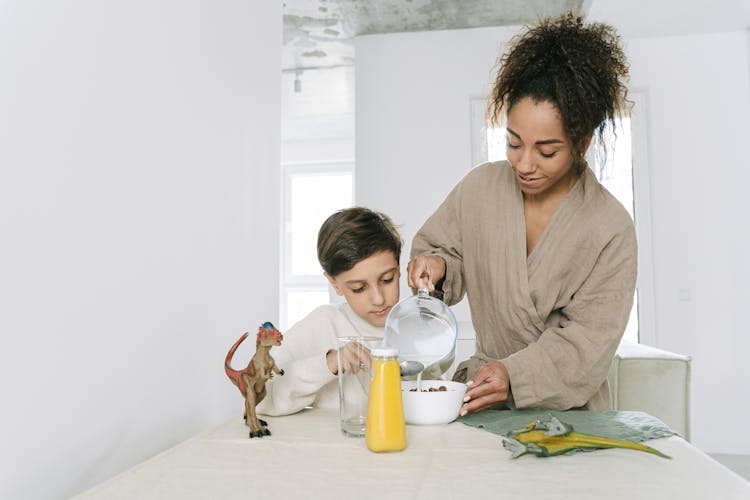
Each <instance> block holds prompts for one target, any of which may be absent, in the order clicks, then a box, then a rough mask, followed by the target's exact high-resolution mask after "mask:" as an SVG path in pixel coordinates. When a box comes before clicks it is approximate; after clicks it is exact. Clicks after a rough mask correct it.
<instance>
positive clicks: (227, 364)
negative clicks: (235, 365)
mask: <svg viewBox="0 0 750 500" xmlns="http://www.w3.org/2000/svg"><path fill="white" fill-rule="evenodd" d="M248 335H249V334H248V332H245V333H244V334H242V337H240V338H239V340H238V341H237V342H235V343H234V345H233V346H232V348H231V349H229V352H228V353H227V358H226V360H225V361H224V371H225V372H226V373H227V377H229V380H231V381H232V382H234V383H236V384H239V382H240V372H238V371H237V370H233V369H232V365H231V363H232V357H234V353H235V352H236V351H237V348H238V347H239V346H240V344H241V343H242V341H243V340H245V339H246V338H247V336H248Z"/></svg>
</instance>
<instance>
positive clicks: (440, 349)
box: [383, 288, 458, 380]
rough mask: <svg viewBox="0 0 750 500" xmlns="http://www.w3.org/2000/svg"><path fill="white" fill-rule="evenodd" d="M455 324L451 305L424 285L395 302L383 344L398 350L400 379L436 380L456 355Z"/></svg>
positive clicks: (387, 319)
mask: <svg viewBox="0 0 750 500" xmlns="http://www.w3.org/2000/svg"><path fill="white" fill-rule="evenodd" d="M457 336H458V323H457V322H456V317H455V316H454V315H453V311H451V309H450V307H448V305H447V304H446V303H445V302H443V301H442V300H440V299H437V298H435V297H431V296H430V294H429V293H428V292H427V289H426V288H421V289H419V291H418V292H417V294H416V295H412V296H411V297H407V298H405V299H403V300H401V301H400V302H399V303H398V304H396V305H395V306H394V307H393V309H391V311H390V313H388V317H387V318H386V320H385V332H384V334H383V344H384V345H386V346H389V347H395V348H396V349H398V352H399V355H398V360H399V364H400V365H401V375H402V378H403V379H407V380H408V379H414V378H416V377H417V376H418V375H419V374H420V373H421V378H422V379H424V380H435V379H439V378H440V377H441V376H442V375H443V374H444V373H445V372H446V371H448V369H449V368H450V367H451V365H452V364H453V360H454V359H455V357H456V337H457Z"/></svg>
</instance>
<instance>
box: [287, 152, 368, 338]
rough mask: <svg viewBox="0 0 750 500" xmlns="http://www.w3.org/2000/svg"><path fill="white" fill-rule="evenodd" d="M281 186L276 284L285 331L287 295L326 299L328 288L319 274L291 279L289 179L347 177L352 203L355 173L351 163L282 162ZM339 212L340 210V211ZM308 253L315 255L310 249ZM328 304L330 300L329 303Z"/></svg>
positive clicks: (329, 161) (325, 161)
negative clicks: (313, 295) (322, 295)
mask: <svg viewBox="0 0 750 500" xmlns="http://www.w3.org/2000/svg"><path fill="white" fill-rule="evenodd" d="M281 169H282V182H281V189H282V193H281V197H282V200H283V201H282V207H281V244H280V247H281V259H280V261H281V262H280V266H279V267H280V270H279V273H280V276H279V278H280V282H281V286H279V326H280V328H281V329H282V330H286V329H287V328H289V327H290V326H292V325H289V324H287V317H288V313H289V305H288V303H287V294H288V292H306V291H327V292H328V295H329V297H330V290H329V287H330V285H329V284H328V281H327V280H326V279H325V277H324V276H323V273H322V270H321V273H320V274H319V275H317V276H314V275H293V274H292V273H291V269H292V253H291V252H292V244H291V243H292V178H293V177H295V176H298V175H304V176H321V177H322V176H327V175H337V174H338V175H341V174H350V175H351V178H352V184H351V193H352V203H354V186H355V178H354V176H355V171H354V161H353V160H348V159H344V160H316V161H293V162H282V163H281ZM342 208H343V207H342ZM312 251H315V250H314V249H312ZM329 303H330V300H329Z"/></svg>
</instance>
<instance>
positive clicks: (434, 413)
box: [401, 380, 466, 425]
mask: <svg viewBox="0 0 750 500" xmlns="http://www.w3.org/2000/svg"><path fill="white" fill-rule="evenodd" d="M441 385H444V386H445V388H446V389H447V390H445V391H433V392H427V391H428V390H429V389H430V387H433V388H438V387H440V386H441ZM416 387H417V381H416V380H402V381H401V399H402V401H403V402H404V419H405V420H406V423H407V424H415V425H435V424H447V423H448V422H453V421H454V420H455V419H456V417H458V411H459V410H460V409H461V405H462V404H463V402H464V393H465V392H466V384H462V383H461V382H451V381H448V380H422V382H421V384H420V391H419V392H417V391H412V390H411V389H415V388H416Z"/></svg>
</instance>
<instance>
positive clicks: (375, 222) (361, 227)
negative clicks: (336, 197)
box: [318, 207, 402, 277]
mask: <svg viewBox="0 0 750 500" xmlns="http://www.w3.org/2000/svg"><path fill="white" fill-rule="evenodd" d="M401 245H402V240H401V235H400V234H399V232H398V229H397V228H396V225H395V224H394V223H393V221H392V220H391V219H390V218H389V217H388V216H387V215H385V214H383V213H380V212H375V211H374V210H370V209H369V208H365V207H351V208H345V209H343V210H339V211H338V212H336V213H334V214H333V215H331V216H330V217H328V219H326V221H325V222H324V223H323V225H322V226H320V231H318V261H319V262H320V265H321V266H322V267H323V270H324V271H325V272H326V273H328V275H329V276H331V277H334V276H337V275H339V274H341V273H343V272H344V271H348V270H349V269H351V268H353V267H354V266H355V265H357V263H358V262H360V261H362V260H364V259H366V258H367V257H369V256H371V255H373V254H375V253H378V252H381V251H387V250H390V251H391V252H393V255H394V257H396V262H398V261H399V257H400V256H401Z"/></svg>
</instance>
